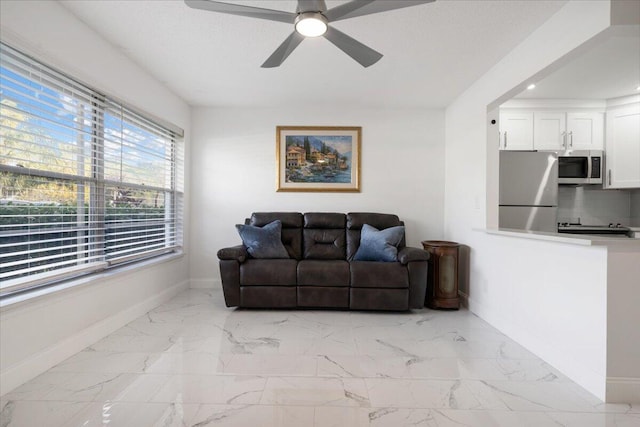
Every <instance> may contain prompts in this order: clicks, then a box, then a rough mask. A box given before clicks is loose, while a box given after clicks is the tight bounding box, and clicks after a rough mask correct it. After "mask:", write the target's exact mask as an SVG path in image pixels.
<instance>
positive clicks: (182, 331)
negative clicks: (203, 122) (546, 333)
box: [0, 289, 640, 427]
mask: <svg viewBox="0 0 640 427" xmlns="http://www.w3.org/2000/svg"><path fill="white" fill-rule="evenodd" d="M0 405H1V406H0V408H1V409H0V427H75V426H110V427H113V426H116V427H120V426H123V427H129V426H131V427H147V426H163V427H173V426H193V427H204V426H242V427H244V426H260V427H262V426H265V427H268V426H295V427H306V426H321V427H329V426H340V427H343V426H348V427H351V426H354V427H357V426H392V427H400V426H443V427H446V426H479V427H485V426H486V427H490V426H516V427H520V426H531V427H546V426H554V427H557V426H576V427H591V426H593V427H596V426H597V427H600V426H640V405H622V404H603V403H602V402H600V401H599V400H598V399H596V398H595V397H593V396H592V395H591V394H589V393H588V392H586V391H585V390H584V389H582V388H581V387H579V386H578V385H576V384H575V383H573V382H572V381H570V380H569V379H567V378H566V377H564V376H563V375H562V374H560V373H559V372H558V371H556V370H555V369H554V368H553V367H551V366H549V365H548V364H546V363H545V362H543V361H542V360H540V359H539V358H537V357H536V356H535V355H533V354H532V353H530V352H529V351H527V350H526V349H525V348H523V347H521V346H520V345H518V344H516V343H515V342H514V341H512V340H510V339H508V338H507V337H506V336H504V335H503V334H501V333H500V332H498V331H497V330H496V329H494V328H492V327H491V326H489V325H488V324H487V323H486V322H484V321H483V320H481V319H479V318H478V317H476V316H474V315H473V314H471V313H470V312H469V311H466V310H460V311H434V310H429V309H422V310H414V311H412V312H410V313H382V312H348V311H321V310H295V311H285V310H238V309H229V308H226V307H225V305H224V302H223V299H222V295H221V292H219V291H218V290H201V289H192V290H188V291H185V292H183V293H181V294H180V295H178V296H177V297H175V298H174V299H172V300H171V301H169V302H167V303H165V304H163V305H162V306H160V307H158V308H156V309H154V310H152V311H151V312H149V313H147V314H146V315H145V316H142V317H140V318H138V319H136V320H135V321H133V322H131V323H129V324H128V325H127V326H125V327H123V328H121V329H120V330H118V331H116V332H114V333H113V334H111V335H109V336H107V337H106V338H104V339H102V340H101V341H99V342H97V343H95V344H94V345H92V346H90V347H88V348H86V349H85V350H84V351H81V352H80V353H78V354H76V355H74V356H73V357H70V358H69V359H67V360H66V361H64V362H62V363H60V364H59V365H57V366H55V367H54V368H52V369H50V370H49V371H47V372H46V373H44V374H42V375H40V376H38V377H37V378H35V379H33V380H32V381H29V382H28V383H26V384H24V385H22V386H21V387H19V388H17V389H15V390H14V391H12V392H10V393H8V394H6V395H5V396H2V397H1V398H0Z"/></svg>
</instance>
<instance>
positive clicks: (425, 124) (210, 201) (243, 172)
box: [191, 106, 444, 286]
mask: <svg viewBox="0 0 640 427" xmlns="http://www.w3.org/2000/svg"><path fill="white" fill-rule="evenodd" d="M277 125H317V126H362V165H361V166H362V169H361V192H360V193H301V192H295V193H289V192H287V193H284V192H280V193H278V192H276V184H275V183H276V168H275V167H276V166H275V137H276V126H277ZM192 129H193V155H192V160H193V163H192V170H191V182H192V186H191V189H192V197H193V206H197V209H194V210H193V211H192V213H191V225H192V236H191V249H192V258H191V278H192V280H193V283H194V284H196V283H199V285H200V286H211V285H212V284H213V283H214V282H219V280H220V274H219V270H218V267H217V258H216V252H217V250H218V249H220V248H222V247H225V246H231V245H236V244H239V243H240V238H239V236H238V234H237V232H236V230H235V227H234V225H235V224H238V223H242V222H243V221H244V218H246V217H248V216H249V215H250V214H251V213H252V212H254V211H296V212H313V211H325V212H326V211H328V212H345V213H346V212H358V211H369V212H385V213H394V214H397V215H398V216H399V217H400V218H401V219H402V220H404V221H405V223H406V227H407V232H406V235H407V244H408V245H411V246H418V247H421V246H420V241H421V240H425V239H439V238H441V237H442V234H443V232H442V223H443V201H444V194H443V188H444V161H443V158H444V112H443V111H442V110H362V109H353V108H348V107H346V106H344V107H343V106H340V107H337V108H312V107H306V106H300V107H291V108H281V109H205V108H198V109H195V110H194V111H193V119H192Z"/></svg>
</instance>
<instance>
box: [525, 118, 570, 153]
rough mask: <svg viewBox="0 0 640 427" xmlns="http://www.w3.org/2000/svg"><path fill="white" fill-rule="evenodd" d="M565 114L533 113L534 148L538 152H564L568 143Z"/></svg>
mask: <svg viewBox="0 0 640 427" xmlns="http://www.w3.org/2000/svg"><path fill="white" fill-rule="evenodd" d="M566 137H567V117H566V114H565V113H556V112H548V113H547V112H535V113H533V146H534V147H535V149H536V150H564V148H565V144H566V143H567V138H566Z"/></svg>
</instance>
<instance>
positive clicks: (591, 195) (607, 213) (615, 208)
mask: <svg viewBox="0 0 640 427" xmlns="http://www.w3.org/2000/svg"><path fill="white" fill-rule="evenodd" d="M578 220H579V221H580V223H581V224H587V225H607V224H609V223H614V224H617V223H620V224H622V225H627V226H629V225H631V226H636V225H638V226H640V190H603V189H602V187H598V186H590V185H585V186H579V187H574V186H567V185H561V186H560V187H559V189H558V222H577V221H578Z"/></svg>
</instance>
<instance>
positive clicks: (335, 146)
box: [276, 126, 362, 192]
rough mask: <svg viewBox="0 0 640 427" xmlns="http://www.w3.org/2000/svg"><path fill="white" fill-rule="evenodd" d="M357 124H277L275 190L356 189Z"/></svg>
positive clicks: (358, 178) (357, 178) (358, 147)
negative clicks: (347, 125) (341, 125)
mask: <svg viewBox="0 0 640 427" xmlns="http://www.w3.org/2000/svg"><path fill="white" fill-rule="evenodd" d="M361 137H362V128H361V127H337V126H278V127H277V128H276V171H277V176H276V188H277V191H350V192H358V191H360V144H361V141H360V140H361Z"/></svg>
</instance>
